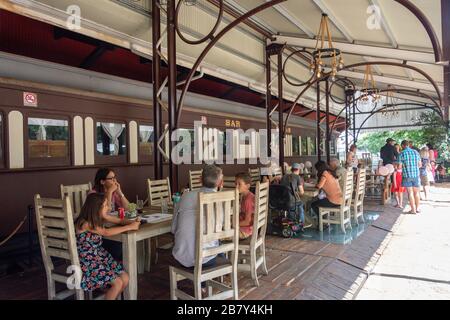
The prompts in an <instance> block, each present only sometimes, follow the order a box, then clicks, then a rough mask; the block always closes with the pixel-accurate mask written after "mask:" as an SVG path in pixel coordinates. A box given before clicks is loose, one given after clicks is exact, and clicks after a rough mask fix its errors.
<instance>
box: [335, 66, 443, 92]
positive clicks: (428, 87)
mask: <svg viewBox="0 0 450 320" xmlns="http://www.w3.org/2000/svg"><path fill="white" fill-rule="evenodd" d="M338 75H339V76H341V77H347V78H353V79H360V80H364V73H361V72H354V71H348V70H341V71H339V72H338ZM373 79H374V80H375V82H378V83H384V84H388V85H389V84H390V85H393V86H396V87H397V86H398V87H406V88H410V89H417V90H425V91H430V92H436V90H435V89H434V86H433V85H432V84H431V83H422V82H417V81H409V80H404V79H398V78H390V77H385V76H377V75H374V76H373ZM439 90H440V91H441V92H442V91H443V88H442V86H439Z"/></svg>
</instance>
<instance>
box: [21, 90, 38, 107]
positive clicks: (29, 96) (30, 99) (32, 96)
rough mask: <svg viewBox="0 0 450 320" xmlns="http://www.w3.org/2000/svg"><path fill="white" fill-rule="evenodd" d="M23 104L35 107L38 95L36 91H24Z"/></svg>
mask: <svg viewBox="0 0 450 320" xmlns="http://www.w3.org/2000/svg"><path fill="white" fill-rule="evenodd" d="M23 105H24V107H37V106H38V96H37V94H36V93H32V92H24V93H23Z"/></svg>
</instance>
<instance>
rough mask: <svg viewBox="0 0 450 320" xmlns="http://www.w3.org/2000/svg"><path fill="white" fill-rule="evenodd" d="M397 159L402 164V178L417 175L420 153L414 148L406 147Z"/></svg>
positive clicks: (418, 173)
mask: <svg viewBox="0 0 450 320" xmlns="http://www.w3.org/2000/svg"><path fill="white" fill-rule="evenodd" d="M398 160H399V162H400V163H401V164H402V165H403V179H405V178H418V177H419V175H420V171H419V163H420V155H419V153H418V152H417V151H416V150H413V149H411V148H409V147H408V148H406V149H405V150H403V152H402V153H400V156H399V158H398Z"/></svg>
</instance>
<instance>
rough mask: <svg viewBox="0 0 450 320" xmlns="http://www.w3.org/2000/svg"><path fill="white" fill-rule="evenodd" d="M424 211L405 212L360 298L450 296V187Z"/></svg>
mask: <svg viewBox="0 0 450 320" xmlns="http://www.w3.org/2000/svg"><path fill="white" fill-rule="evenodd" d="M409 209H410V208H409V207H407V208H405V212H408V211H409ZM421 210H422V212H421V213H420V214H418V215H410V214H405V216H404V217H403V219H402V222H401V224H400V225H399V227H398V228H397V229H396V230H395V231H394V234H393V237H392V240H391V241H390V243H389V245H388V246H387V248H386V250H385V251H384V252H383V254H382V256H381V258H380V260H379V261H378V263H377V264H376V266H375V268H374V270H373V273H372V274H371V275H370V276H369V278H368V280H367V281H366V283H365V285H364V286H363V288H362V290H361V291H360V293H359V295H358V297H357V299H371V300H372V299H375V300H378V299H379V300H382V299H427V300H428V299H450V186H449V185H446V186H444V185H442V186H439V187H438V188H436V187H434V188H432V189H431V197H430V201H426V202H424V203H423V206H422V209H421Z"/></svg>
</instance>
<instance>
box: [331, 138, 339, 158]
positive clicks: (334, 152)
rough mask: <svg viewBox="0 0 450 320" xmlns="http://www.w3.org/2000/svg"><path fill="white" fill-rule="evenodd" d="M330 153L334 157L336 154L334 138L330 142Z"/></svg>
mask: <svg viewBox="0 0 450 320" xmlns="http://www.w3.org/2000/svg"><path fill="white" fill-rule="evenodd" d="M330 153H331V154H333V155H335V154H336V153H337V152H336V140H335V139H334V138H332V139H331V140H330Z"/></svg>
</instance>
